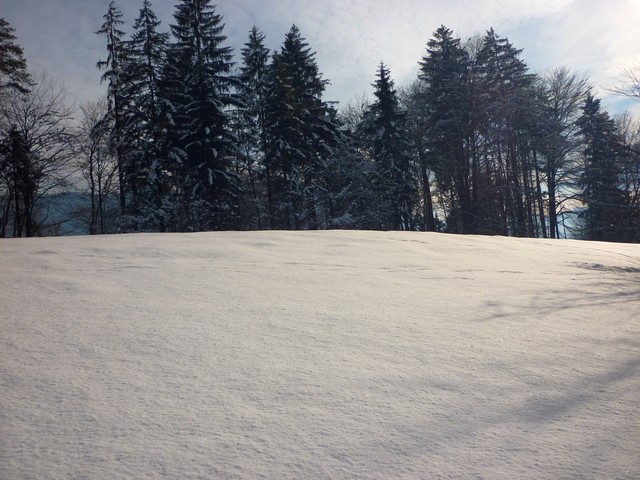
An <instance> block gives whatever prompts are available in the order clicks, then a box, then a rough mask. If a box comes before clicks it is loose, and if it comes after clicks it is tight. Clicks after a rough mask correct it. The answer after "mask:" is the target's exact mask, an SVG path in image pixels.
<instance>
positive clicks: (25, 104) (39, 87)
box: [0, 74, 75, 237]
mask: <svg viewBox="0 0 640 480" xmlns="http://www.w3.org/2000/svg"><path fill="white" fill-rule="evenodd" d="M72 121H73V109H72V108H71V107H70V106H69V105H68V103H67V99H66V92H65V89H64V87H63V86H62V85H61V84H59V83H58V82H55V81H53V80H51V79H49V78H47V77H46V75H44V74H42V75H40V76H39V77H38V78H36V81H35V83H34V86H33V88H32V89H31V90H30V91H29V92H27V93H24V94H16V95H7V96H4V97H3V98H2V101H1V102H0V135H1V136H2V141H3V152H2V156H1V157H0V202H2V205H1V207H2V215H3V216H2V219H1V220H0V233H1V234H3V235H7V234H12V235H13V236H23V235H25V236H28V237H29V236H34V235H38V234H42V233H43V229H44V228H45V227H46V226H47V222H48V220H49V207H50V205H51V201H52V199H53V197H54V195H56V194H61V193H63V192H65V191H66V189H67V187H68V186H69V180H70V177H71V175H72V174H73V171H74V169H73V164H72V161H73V158H74V154H75V144H74V137H75V134H74V129H73V125H72ZM11 225H12V228H11V230H12V231H11V232H9V226H11Z"/></svg>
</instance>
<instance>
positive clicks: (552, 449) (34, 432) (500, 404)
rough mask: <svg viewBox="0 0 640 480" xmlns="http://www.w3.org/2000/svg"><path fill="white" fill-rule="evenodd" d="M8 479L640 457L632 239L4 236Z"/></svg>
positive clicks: (435, 470) (546, 470)
mask: <svg viewBox="0 0 640 480" xmlns="http://www.w3.org/2000/svg"><path fill="white" fill-rule="evenodd" d="M0 271H1V272H2V274H1V275H0V295H1V296H0V392H1V393H0V478H7V479H22V478H51V479H63V478H64V479H67V478H135V479H144V478H149V479H152V478H154V479H155V478H176V479H177V478H203V479H204V478H221V479H253V478H269V479H271V478H273V479H276V478H278V479H287V478H291V479H293V478H317V479H323V478H345V479H347V478H348V479H358V478H360V479H385V478H405V479H414V478H416V479H418V478H424V479H440V478H442V479H445V478H447V479H448V478H461V479H462V478H464V479H469V478H478V479H480V478H482V479H505V480H506V479H513V478H519V479H536V480H539V479H549V480H551V479H583V478H594V479H595V478H598V479H614V478H615V479H630V480H631V479H637V478H640V395H639V393H640V246H638V245H622V244H604V243H592V242H577V241H551V240H530V239H527V240H525V239H510V238H500V237H476V236H453V235H442V234H429V233H398V232H394V233H383V232H346V231H345V232H338V231H333V232H331V231H330V232H251V233H249V232H224V233H200V234H164V235H160V234H157V235H156V234H137V235H121V236H102V237H67V238H47V239H16V240H10V239H6V240H2V241H1V242H0Z"/></svg>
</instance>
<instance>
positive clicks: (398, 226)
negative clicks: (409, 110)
mask: <svg viewBox="0 0 640 480" xmlns="http://www.w3.org/2000/svg"><path fill="white" fill-rule="evenodd" d="M376 75H377V77H378V79H377V80H376V82H375V83H374V84H373V87H374V95H375V97H376V100H375V101H374V102H373V103H372V104H371V106H370V107H369V110H368V112H367V113H366V114H365V116H364V119H363V125H362V127H361V128H362V130H363V131H364V133H365V134H366V135H367V136H368V138H369V139H370V140H369V141H370V144H371V155H372V158H373V161H374V163H375V167H374V170H373V179H372V184H373V188H374V191H375V192H376V197H377V198H378V201H379V205H377V208H376V210H377V216H378V222H379V224H378V228H381V229H384V230H409V229H412V228H413V223H414V222H413V218H412V204H413V200H414V198H413V196H414V193H415V187H414V185H413V180H412V178H411V172H410V171H409V154H408V147H409V144H408V142H407V140H406V138H405V134H404V131H405V129H404V121H405V113H404V112H401V111H400V108H399V101H398V95H397V92H396V90H395V88H394V83H393V80H391V77H390V74H389V69H388V68H387V67H386V65H385V64H384V63H382V62H380V66H379V67H378V72H377V74H376Z"/></svg>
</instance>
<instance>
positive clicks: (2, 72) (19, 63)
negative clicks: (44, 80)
mask: <svg viewBox="0 0 640 480" xmlns="http://www.w3.org/2000/svg"><path fill="white" fill-rule="evenodd" d="M14 32H15V30H14V29H13V28H12V27H11V25H9V22H7V21H6V20H5V19H4V18H0V94H2V93H3V92H4V91H5V90H9V89H13V90H16V91H18V92H21V93H26V92H28V91H29V87H30V86H31V83H32V81H31V77H30V76H29V73H28V72H27V61H26V60H25V58H24V52H23V50H22V47H21V46H20V45H18V44H17V43H16V36H15V34H14Z"/></svg>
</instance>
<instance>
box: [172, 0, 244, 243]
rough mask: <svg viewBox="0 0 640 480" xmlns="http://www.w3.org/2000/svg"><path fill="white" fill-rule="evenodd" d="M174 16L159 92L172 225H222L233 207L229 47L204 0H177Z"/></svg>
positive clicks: (219, 20)
mask: <svg viewBox="0 0 640 480" xmlns="http://www.w3.org/2000/svg"><path fill="white" fill-rule="evenodd" d="M174 19H175V24H174V25H171V32H172V34H173V38H174V41H173V43H172V44H171V45H170V46H169V49H168V53H167V62H166V66H165V70H164V75H163V77H164V79H163V93H162V95H163V101H164V102H166V105H167V107H168V108H167V109H166V111H165V115H166V118H167V125H168V127H167V128H168V131H167V141H168V145H167V153H168V156H169V158H170V160H171V164H172V165H171V170H172V175H173V176H174V178H175V180H176V181H175V184H174V191H175V192H176V193H177V199H176V200H177V201H178V211H177V212H176V216H175V217H174V219H175V222H176V223H177V225H175V228H178V229H181V230H184V229H187V230H193V229H195V230H202V229H219V228H225V227H226V226H228V225H230V224H231V221H232V217H233V211H234V207H235V200H234V199H233V198H232V182H233V179H232V176H231V171H230V166H229V164H230V154H231V152H232V150H233V148H234V138H233V135H232V133H231V132H230V129H229V118H228V112H227V111H226V109H227V107H228V106H229V105H231V104H233V103H236V102H235V99H236V97H235V96H234V95H233V94H232V92H231V87H232V85H233V84H234V80H233V78H232V77H231V76H230V71H231V67H232V61H231V60H232V51H231V48H229V47H226V46H223V43H224V41H225V40H226V37H225V36H224V35H223V33H222V31H223V29H224V24H223V23H222V16H221V15H219V14H217V13H216V11H215V7H214V6H213V5H210V1H209V0H182V1H181V2H180V3H179V4H178V6H177V7H176V12H175V14H174Z"/></svg>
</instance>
